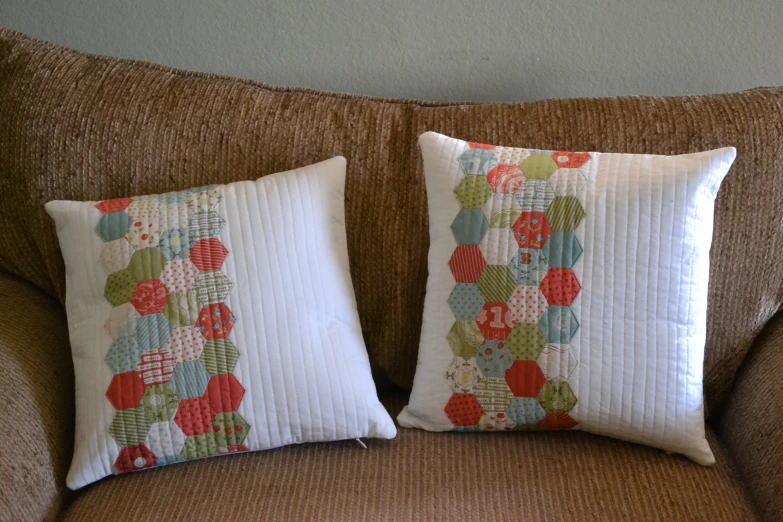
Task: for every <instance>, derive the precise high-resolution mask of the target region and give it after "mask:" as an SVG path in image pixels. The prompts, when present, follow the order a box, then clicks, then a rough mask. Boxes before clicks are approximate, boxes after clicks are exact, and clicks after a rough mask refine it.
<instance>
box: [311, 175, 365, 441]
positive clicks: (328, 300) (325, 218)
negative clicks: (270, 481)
mask: <svg viewBox="0 0 783 522" xmlns="http://www.w3.org/2000/svg"><path fill="white" fill-rule="evenodd" d="M330 163H331V161H330ZM325 176H331V173H330V172H329V171H328V170H327V168H326V166H324V165H320V166H319V168H318V170H317V171H316V173H315V174H314V175H313V176H312V177H311V179H312V180H313V181H312V182H313V183H314V184H315V187H316V190H315V193H316V194H318V199H317V201H318V205H317V208H314V207H313V199H314V198H308V204H309V205H310V209H311V210H310V212H311V216H313V217H314V216H315V215H316V214H318V215H319V216H320V218H321V221H322V223H328V229H331V227H332V226H333V221H334V216H333V215H332V212H333V211H334V207H333V205H332V201H331V200H332V198H333V196H332V194H331V191H330V190H326V191H324V187H323V183H322V181H323V180H322V178H323V177H325ZM331 183H332V181H331V179H330V180H329V183H328V184H327V189H330V188H331ZM323 241H324V237H323V236H321V237H318V238H315V240H314V241H313V244H314V245H315V247H316V251H317V252H318V253H319V254H321V253H322V252H325V251H327V249H326V246H325V245H324V243H323ZM333 246H334V245H332V247H333ZM318 257H319V258H321V257H322V256H321V255H319V256H318ZM323 257H324V259H328V258H329V256H323ZM318 268H319V272H321V271H323V267H322V266H320V265H319V267H318ZM336 272H339V269H336ZM310 275H311V272H310V271H308V276H310ZM330 279H331V278H327V277H324V278H322V281H320V282H319V283H320V284H318V285H315V286H312V285H311V287H312V291H313V293H314V294H315V288H316V286H317V287H318V291H319V293H320V294H321V299H320V302H321V309H320V310H319V314H318V321H319V322H320V323H321V324H320V325H319V326H324V327H325V328H324V329H323V335H324V336H325V337H326V338H325V339H323V338H321V339H319V344H323V343H325V344H328V346H329V347H330V351H329V355H328V356H327V354H326V351H325V350H323V358H324V361H325V363H328V362H331V363H332V367H333V369H334V373H333V375H337V376H339V375H341V372H340V369H339V367H338V361H337V359H338V357H339V358H340V359H342V360H343V361H346V357H345V347H344V346H335V345H334V339H333V338H332V335H331V332H330V330H329V325H330V323H332V322H333V321H340V320H341V319H340V318H336V317H335V316H334V315H333V313H331V312H329V310H335V307H334V306H333V303H334V293H335V291H336V289H335V288H332V287H330V288H329V290H330V292H329V295H328V296H327V291H326V290H327V289H326V288H324V285H323V281H324V280H330ZM348 367H350V366H349V365H345V366H344V368H348ZM347 381H348V383H349V385H350V386H351V389H352V394H351V399H352V400H353V401H354V407H353V408H352V410H353V413H354V423H353V424H350V423H349V422H348V407H347V399H346V395H345V389H344V388H343V386H342V385H341V383H342V382H343V379H340V378H338V379H337V382H338V386H337V391H338V394H339V397H340V399H339V403H340V404H341V408H340V410H341V411H340V415H341V416H342V423H343V426H342V428H340V427H339V426H338V423H337V422H336V423H335V434H334V435H333V438H338V439H343V438H348V437H349V435H350V434H349V433H348V426H350V425H353V426H356V425H358V419H357V418H356V403H355V400H356V399H355V398H356V393H355V390H353V380H352V379H350V378H348V379H347ZM327 382H328V383H329V392H330V397H332V398H334V397H335V393H334V387H333V383H332V380H331V379H328V380H327ZM333 413H336V412H334V410H333ZM335 417H336V415H335Z"/></svg>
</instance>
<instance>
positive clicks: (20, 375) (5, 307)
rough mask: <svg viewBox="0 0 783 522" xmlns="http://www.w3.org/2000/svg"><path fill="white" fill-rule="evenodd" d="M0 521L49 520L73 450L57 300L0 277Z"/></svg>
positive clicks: (68, 371) (66, 353) (66, 356)
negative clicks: (0, 319) (0, 320)
mask: <svg viewBox="0 0 783 522" xmlns="http://www.w3.org/2000/svg"><path fill="white" fill-rule="evenodd" d="M0 317H2V322H0V419H2V421H0V440H2V444H0V483H1V484H2V485H3V486H2V488H0V513H2V515H0V518H2V519H4V520H53V519H55V518H57V516H58V514H59V513H60V511H61V509H62V508H63V504H64V502H65V499H66V489H65V475H66V473H67V472H68V465H69V463H70V460H71V456H72V453H73V419H74V413H73V411H74V391H73V363H72V361H71V350H70V344H69V342H68V323H67V321H66V318H65V313H64V312H63V309H62V306H61V305H60V303H59V302H57V301H56V300H54V299H52V298H51V297H48V296H46V295H45V294H44V293H43V292H41V291H39V290H37V289H36V288H34V287H33V286H31V285H29V284H27V283H25V282H23V281H21V280H20V279H16V278H14V277H12V276H9V275H7V274H3V273H0Z"/></svg>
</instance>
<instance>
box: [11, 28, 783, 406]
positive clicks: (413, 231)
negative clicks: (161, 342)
mask: <svg viewBox="0 0 783 522" xmlns="http://www.w3.org/2000/svg"><path fill="white" fill-rule="evenodd" d="M0 104H2V109H0V194H1V195H2V204H0V223H2V228H3V230H2V234H0V269H3V270H5V271H8V272H10V273H12V274H15V275H18V276H20V277H23V278H24V279H27V280H29V281H31V282H33V283H34V284H36V285H38V286H40V287H42V288H44V289H45V290H47V291H49V292H50V293H52V294H54V295H57V296H59V297H60V298H62V297H63V296H64V286H65V279H64V271H63V264H62V259H61V256H60V252H59V247H58V244H57V239H56V236H55V230H54V226H53V225H52V223H51V222H50V220H49V219H48V217H47V216H46V214H45V212H44V208H43V205H44V203H46V202H47V201H49V200H52V199H71V200H103V199H110V198H115V197H121V196H129V195H135V194H148V193H161V192H168V191H174V190H179V189H184V188H187V187H190V186H197V185H206V184H210V183H229V182H232V181H237V180H244V179H255V178H258V177H261V176H263V175H266V174H270V173H273V172H279V171H284V170H289V169H292V168H296V167H299V166H303V165H307V164H310V163H315V162H318V161H321V160H324V159H327V158H330V157H332V156H335V155H342V156H345V157H346V158H347V159H348V179H347V186H346V223H347V228H348V248H349V254H350V258H351V273H352V276H353V283H354V286H355V290H356V296H357V301H358V306H359V314H360V317H361V321H362V328H363V331H364V336H365V341H366V343H367V347H368V350H369V351H370V355H371V359H372V362H373V365H374V369H375V372H376V376H377V377H378V378H379V379H380V381H381V382H379V384H380V385H381V386H384V385H386V384H394V385H397V386H400V387H403V388H409V387H410V385H411V383H412V380H413V373H414V370H415V367H416V353H417V348H418V341H419V331H420V328H421V313H422V307H423V297H424V291H425V285H426V278H427V249H428V231H427V208H426V194H425V189H424V179H423V174H422V168H421V158H420V154H419V150H418V147H417V146H416V138H417V137H418V135H419V134H421V133H423V132H425V131H428V130H431V131H436V132H441V133H444V134H449V135H451V136H454V137H458V138H462V139H467V140H471V141H478V142H484V143H497V144H501V145H509V146H519V147H534V148H541V149H560V150H598V151H606V152H629V153H658V154H682V153H687V152H695V151H699V150H706V149H714V148H719V147H725V146H734V147H736V148H737V160H736V162H735V164H734V167H733V168H732V171H731V173H730V174H729V176H728V177H727V178H726V180H725V182H724V183H723V186H722V188H721V191H720V194H719V196H718V202H717V210H716V220H715V237H714V242H713V246H712V262H711V280H710V303H709V319H708V320H709V325H708V338H707V348H706V360H705V393H706V395H707V400H708V406H712V407H715V406H716V405H717V404H718V403H719V402H720V401H721V400H722V398H723V397H724V396H725V394H726V392H727V390H728V389H729V388H730V386H731V382H732V379H733V376H734V373H735V371H736V369H737V367H738V366H739V364H740V362H741V361H742V358H743V357H744V355H745V353H746V351H747V348H748V347H749V346H750V343H751V342H752V340H753V338H754V337H755V335H756V334H757V332H758V331H759V330H760V328H761V327H762V326H763V325H764V323H765V322H766V321H767V320H768V319H769V318H770V317H771V316H772V314H773V313H774V312H775V311H776V310H777V309H778V308H779V307H780V305H781V302H783V295H781V294H782V292H781V290H782V289H783V263H780V262H779V261H778V260H777V257H776V255H775V253H776V252H783V217H781V216H783V89H755V90H751V91H747V92H743V93H738V94H728V95H714V96H699V97H679V98H649V97H641V98H612V99H595V100H584V99H579V100H548V101H542V102H536V103H525V104H438V103H424V102H408V101H394V100H377V99H370V98H365V97H360V96H346V95H335V94H326V93H319V92H314V91H308V90H301V89H280V88H273V87H269V86H265V85H262V84H258V83H254V82H250V81H245V80H237V79H232V78H225V77H217V76H212V75H206V74H198V73H191V72H183V71H177V70H172V69H169V68H165V67H160V66H155V65H150V64H144V63H138V62H131V61H126V60H117V59H112V58H105V57H98V56H90V55H85V54H82V53H79V52H76V51H72V50H68V49H63V48H61V47H57V46H53V45H51V44H48V43H45V42H41V41H38V40H34V39H30V38H27V37H25V36H23V35H21V34H19V33H16V32H14V31H8V30H0ZM498 122H501V123H500V124H499V123H498ZM444 305H445V304H444ZM384 381H385V382H384Z"/></svg>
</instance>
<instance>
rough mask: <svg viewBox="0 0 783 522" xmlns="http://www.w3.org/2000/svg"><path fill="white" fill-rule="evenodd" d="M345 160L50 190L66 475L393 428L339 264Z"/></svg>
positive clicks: (80, 481)
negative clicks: (66, 349) (217, 176)
mask: <svg viewBox="0 0 783 522" xmlns="http://www.w3.org/2000/svg"><path fill="white" fill-rule="evenodd" d="M344 187H345V159H344V158H341V157H337V158H333V159H331V160H328V161H324V162H321V163H318V164H315V165H311V166H309V167H304V168H301V169H296V170H292V171H288V172H284V173H280V174H273V175H270V176H266V177H264V178H261V179H259V180H258V181H255V182H252V181H245V182H238V183H231V184H228V185H213V186H208V187H201V188H195V189H190V190H185V191H182V192H170V193H167V194H160V195H155V196H141V197H129V198H120V199H110V200H106V201H100V202H76V201H52V202H49V203H47V204H46V210H47V212H48V213H49V215H50V216H52V218H53V219H54V221H55V223H56V226H57V234H58V238H59V241H60V247H61V249H62V253H63V257H64V259H65V268H66V278H67V279H66V282H67V285H66V310H67V315H68V328H69V335H70V339H71V348H72V350H73V361H74V367H75V373H76V437H75V450H74V457H73V463H72V465H71V469H70V472H69V474H68V478H67V485H68V487H70V488H71V489H76V488H80V487H82V486H84V485H86V484H89V483H91V482H94V481H96V480H98V479H101V478H103V477H105V476H107V475H109V474H111V473H126V472H129V471H135V470H140V469H146V468H151V467H156V466H161V465H164V464H172V463H175V462H184V461H188V460H193V459H198V458H203V457H211V456H215V455H222V454H228V453H235V452H244V451H253V450H261V449H267V448H273V447H277V446H282V445H285V444H291V443H299V442H309V441H327V440H338V439H352V438H359V437H380V438H392V437H394V435H395V434H396V430H395V427H394V423H393V422H392V420H391V418H390V417H389V415H388V413H387V412H386V410H385V409H384V408H383V406H381V404H380V402H379V401H378V397H377V394H376V390H375V384H374V383H373V380H372V376H371V374H370V365H369V360H368V357H367V352H366V349H365V346H364V341H363V339H362V333H361V328H360V325H359V317H358V313H357V309H356V301H355V297H354V294H353V287H352V285H351V277H350V273H349V270H348V249H347V244H346V233H345V212H344V199H343V194H344Z"/></svg>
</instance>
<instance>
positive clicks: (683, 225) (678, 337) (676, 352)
mask: <svg viewBox="0 0 783 522" xmlns="http://www.w3.org/2000/svg"><path fill="white" fill-rule="evenodd" d="M676 166H677V163H675V162H674V161H672V172H673V176H674V177H673V178H671V181H672V182H675V181H679V180H677V179H676V178H678V177H682V178H684V185H683V183H674V187H675V191H676V192H675V202H676V203H675V209H677V208H682V209H684V210H683V212H682V214H681V215H679V216H678V218H679V219H678V220H679V224H680V234H679V236H677V237H679V238H681V239H684V238H685V235H686V233H687V231H688V221H689V218H690V213H691V212H692V211H693V208H692V206H691V205H690V204H689V203H690V201H691V188H692V185H693V183H692V179H691V177H692V172H691V171H690V170H689V169H685V170H684V171H683V170H682V169H678V168H676ZM698 171H699V172H702V171H701V160H699V169H698ZM699 188H700V187H698V186H697V187H696V192H697V194H695V196H696V197H697V198H699V197H700V194H698V192H700V190H699ZM679 199H683V200H684V201H682V203H681V204H680V202H679V201H678V200H679ZM678 204H680V205H678ZM694 217H695V218H697V217H698V216H694ZM678 220H675V213H674V212H672V224H671V231H672V233H673V232H674V228H675V226H676V225H677V224H678ZM670 237H672V236H670ZM679 250H680V252H679V259H678V263H677V265H676V266H677V278H676V280H675V281H674V284H675V291H676V294H672V279H674V278H671V276H670V279H669V284H668V287H667V292H666V295H668V296H670V297H669V298H670V299H674V301H675V306H676V312H675V316H674V317H673V318H671V319H669V324H671V321H672V320H673V321H674V328H672V330H673V334H674V335H673V337H674V339H673V342H671V341H670V344H669V351H670V357H669V366H671V364H672V363H674V364H675V366H676V373H675V386H676V388H675V397H674V405H673V406H674V412H673V415H671V416H668V415H667V418H666V419H665V421H664V441H668V439H670V437H669V434H668V433H667V431H666V428H667V427H668V426H669V424H670V423H673V426H672V429H673V431H674V433H675V434H676V433H677V431H678V430H677V426H678V425H679V423H680V422H681V420H685V419H687V418H688V416H687V415H686V416H685V419H683V418H682V417H681V411H683V410H686V408H685V407H683V403H685V402H687V400H688V384H689V380H690V379H689V377H690V376H689V373H690V368H691V366H690V359H691V352H692V350H691V342H690V339H689V333H690V331H689V330H690V328H688V330H686V331H685V332H684V335H683V333H681V331H680V330H681V328H680V322H681V319H680V318H681V317H682V304H683V303H682V297H683V296H682V292H683V290H684V289H683V288H682V280H683V277H682V276H683V274H684V273H685V270H684V268H685V261H686V257H688V250H689V248H688V245H687V244H686V243H685V242H684V241H683V242H682V243H681V244H680V248H679ZM694 252H695V247H694ZM675 255H677V253H676V252H674V251H673V250H672V252H671V258H672V261H673V260H674V256H675ZM693 257H694V256H690V258H691V259H690V264H689V266H690V267H691V268H692V265H693ZM689 272H690V273H689V278H688V282H689V284H688V290H687V291H688V298H689V299H690V297H691V291H690V288H691V287H692V286H693V278H692V277H690V276H692V270H689ZM667 308H668V307H667ZM690 308H691V307H690V302H689V303H688V305H687V308H686V316H685V323H686V325H688V324H690V323H691V317H690ZM672 352H673V353H672ZM681 354H682V355H685V360H686V367H685V374H684V375H683V374H682V370H683V368H681V367H680V355H681ZM669 375H671V369H670V368H667V381H668V376H669ZM683 385H684V386H683ZM668 387H669V386H668V382H667V389H668ZM669 431H671V429H670V430H669ZM690 434H691V431H690V429H689V430H688V435H689V436H690ZM666 444H667V445H668V446H669V447H672V444H671V443H669V442H666ZM676 446H678V447H681V446H682V443H681V442H680V441H678V442H677V444H676ZM672 449H676V448H672Z"/></svg>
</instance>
